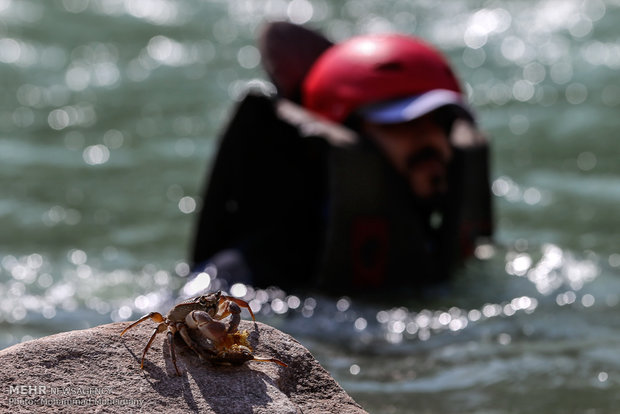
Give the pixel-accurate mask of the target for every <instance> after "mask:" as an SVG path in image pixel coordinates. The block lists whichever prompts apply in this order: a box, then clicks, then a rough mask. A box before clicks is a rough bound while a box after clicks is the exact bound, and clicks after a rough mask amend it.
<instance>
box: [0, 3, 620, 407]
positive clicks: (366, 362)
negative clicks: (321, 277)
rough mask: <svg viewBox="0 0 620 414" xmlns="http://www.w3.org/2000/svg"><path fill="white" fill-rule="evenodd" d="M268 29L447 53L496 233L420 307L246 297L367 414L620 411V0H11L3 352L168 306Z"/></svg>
mask: <svg viewBox="0 0 620 414" xmlns="http://www.w3.org/2000/svg"><path fill="white" fill-rule="evenodd" d="M265 19H288V20H290V21H293V22H296V23H307V24H310V25H312V26H314V27H316V28H319V29H321V30H323V31H324V32H325V33H326V34H327V35H328V36H329V37H330V38H331V39H334V40H341V39H344V38H347V37H349V36H351V35H354V34H357V33H366V32H371V31H386V30H392V31H393V30H397V31H403V32H407V33H412V34H417V35H420V36H423V37H426V38H427V39H428V40H430V41H431V42H432V43H434V44H435V45H437V46H438V47H439V48H440V49H441V50H443V51H444V52H445V53H446V54H447V56H448V57H449V59H450V60H451V62H452V63H453V65H454V67H455V68H456V70H457V72H458V73H459V74H460V75H461V77H462V78H463V79H464V80H465V81H466V82H465V86H466V89H467V91H468V94H469V96H470V99H471V102H472V105H473V106H474V107H475V108H476V110H477V112H478V114H479V119H480V125H481V127H482V128H483V129H484V130H485V131H486V132H487V133H488V134H489V135H490V136H491V137H492V167H493V170H492V181H493V193H494V202H495V205H496V210H497V228H498V232H497V237H496V244H494V245H485V246H481V247H480V248H479V249H478V250H477V257H478V258H477V259H475V260H472V261H470V262H469V263H468V264H467V265H466V266H465V267H464V268H463V269H462V270H461V271H460V272H459V274H458V275H457V277H456V278H455V280H454V283H452V284H450V285H449V286H446V287H445V288H444V289H442V290H439V291H437V292H433V293H432V294H430V295H429V296H428V297H427V298H426V299H424V300H419V299H417V300H413V299H412V300H411V301H408V302H406V303H400V302H396V303H395V302H394V301H389V299H386V301H385V302H383V304H381V303H379V304H378V303H372V304H369V303H364V302H361V301H359V300H352V299H350V298H347V297H343V298H333V299H332V298H324V297H318V296H316V295H305V296H302V295H297V296H296V295H292V294H289V293H287V292H282V291H280V290H277V289H273V290H267V291H265V290H254V289H252V288H248V287H245V286H240V285H238V286H234V287H233V288H231V291H232V293H234V294H236V295H239V296H242V297H245V298H246V299H248V300H249V301H250V302H251V304H252V307H253V308H254V309H255V310H257V311H258V312H257V313H258V314H259V319H261V320H263V321H266V322H268V323H271V324H273V325H275V326H277V327H279V328H281V329H283V330H285V331H287V332H289V333H291V334H293V335H294V336H295V337H296V338H297V339H299V340H300V341H301V342H302V343H303V344H305V345H306V346H307V347H308V348H309V349H310V350H311V351H312V352H313V353H314V354H315V355H316V356H317V358H318V359H319V360H320V361H321V363H322V364H323V365H324V366H325V367H326V368H327V369H328V370H329V371H330V372H331V373H332V374H333V375H334V377H335V378H336V379H337V380H338V381H339V383H340V384H341V385H342V386H343V387H344V388H345V389H346V390H347V391H348V392H349V393H350V394H351V395H352V396H353V397H354V398H355V399H356V400H357V401H358V402H359V403H360V404H362V405H363V406H364V407H365V408H366V409H367V410H368V411H369V412H373V413H410V412H416V413H584V414H585V413H587V414H594V413H597V414H598V413H614V412H618V411H620V396H619V395H618V392H617V390H618V386H619V384H620V356H619V354H618V348H619V345H620V333H619V330H618V328H619V327H620V326H619V325H620V320H619V319H618V318H617V316H616V314H614V312H618V309H619V307H620V279H619V272H620V270H619V268H620V243H619V242H620V235H619V233H618V231H617V229H618V228H619V227H620V215H619V214H618V213H617V205H618V202H619V201H620V182H619V181H618V179H617V177H618V176H619V175H620V164H619V163H618V162H617V159H618V156H617V153H618V152H619V150H620V143H617V142H615V141H614V139H617V137H616V135H617V132H616V131H617V129H618V126H620V118H619V117H618V110H619V109H620V82H619V79H620V76H619V73H620V72H619V70H620V26H618V24H617V22H618V21H620V2H619V1H618V0H585V1H582V0H543V1H536V2H535V1H525V0H522V1H508V0H497V1H493V0H489V1H475V0H464V1H459V2H444V3H442V5H441V7H436V2H434V1H431V0H419V1H393V2H382V1H370V0H349V1H336V0H334V1H328V0H290V1H288V0H270V1H267V0H264V1H262V0H261V1H259V0H236V1H224V0H212V1H207V0H176V1H172V0H150V1H148V2H147V1H141V0H90V1H89V0H49V1H35V0H0V85H1V88H2V90H1V92H2V93H1V94H0V184H1V188H2V196H1V197H0V229H1V230H0V325H1V327H2V329H0V347H6V346H9V345H11V344H14V343H18V342H21V341H26V340H29V339H33V338H37V337H40V336H44V335H48V334H52V333H57V332H61V331H65V330H70V329H82V328H87V327H90V326H94V325H97V324H101V323H107V322H110V321H121V320H128V319H135V318H136V317H138V316H140V315H142V314H143V313H146V312H148V311H150V310H160V311H165V310H166V308H165V306H168V305H167V304H166V301H167V300H169V298H170V297H171V292H175V291H177V289H179V288H180V287H181V286H182V285H183V280H184V277H185V276H187V271H188V270H187V265H186V264H185V260H186V257H187V251H188V248H189V243H190V239H191V228H192V225H193V223H194V221H195V219H196V213H197V210H198V208H199V206H200V202H201V199H200V196H201V189H202V186H203V183H204V178H205V174H206V172H207V171H208V168H209V166H210V163H211V161H212V159H213V155H214V150H215V144H214V143H215V142H216V137H217V134H218V131H220V130H221V128H222V126H223V124H224V122H225V119H226V117H227V115H228V114H229V113H230V110H231V107H232V106H233V105H234V103H235V101H236V100H237V99H238V98H239V97H240V96H241V95H242V94H243V91H244V90H245V88H247V85H248V83H253V84H261V81H257V79H265V76H264V74H263V73H262V71H261V68H260V56H259V54H258V52H257V49H256V47H255V43H254V39H255V37H256V33H257V29H258V28H259V27H260V25H261V23H262V22H263V21H264V20H265ZM263 84H264V83H263ZM294 271H295V269H291V272H292V273H294ZM216 281H217V279H214V280H211V283H212V286H211V287H214V286H215V283H216Z"/></svg>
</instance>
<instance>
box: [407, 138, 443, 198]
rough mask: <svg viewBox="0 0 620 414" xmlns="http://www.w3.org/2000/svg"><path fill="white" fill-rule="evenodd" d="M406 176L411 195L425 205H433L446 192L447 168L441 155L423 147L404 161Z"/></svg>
mask: <svg viewBox="0 0 620 414" xmlns="http://www.w3.org/2000/svg"><path fill="white" fill-rule="evenodd" d="M406 175H407V178H408V180H409V185H410V187H411V189H412V191H413V193H414V194H415V195H416V196H417V197H418V198H419V199H420V200H423V201H424V203H425V204H426V203H427V202H428V203H430V204H435V203H437V202H439V200H441V199H442V196H443V195H445V194H446V193H447V191H448V167H447V164H446V162H445V159H444V157H443V156H442V154H441V153H440V152H439V151H438V150H436V149H435V148H433V147H425V148H423V149H421V150H420V151H417V152H416V153H415V154H411V155H410V156H409V157H408V158H407V159H406Z"/></svg>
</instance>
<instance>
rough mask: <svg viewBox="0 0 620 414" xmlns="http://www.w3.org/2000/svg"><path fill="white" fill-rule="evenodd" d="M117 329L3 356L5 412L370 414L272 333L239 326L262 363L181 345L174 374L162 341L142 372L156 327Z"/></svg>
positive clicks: (67, 336)
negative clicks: (214, 360)
mask: <svg viewBox="0 0 620 414" xmlns="http://www.w3.org/2000/svg"><path fill="white" fill-rule="evenodd" d="M127 325H128V323H113V324H108V325H102V326H98V327H95V328H91V329H86V330H81V331H71V332H65V333H61V334H57V335H52V336H48V337H45V338H41V339H36V340H33V341H29V342H24V343H21V344H17V345H14V346H12V347H9V348H7V349H4V350H2V351H0V384H1V385H0V387H2V395H1V396H0V412H119V411H120V412H144V413H157V412H165V413H186V412H200V413H216V414H224V413H244V414H245V413H265V414H267V413H269V414H274V413H275V414H279V413H304V414H310V413H339V414H341V413H342V414H349V413H365V411H364V410H363V409H362V408H361V407H360V406H359V405H358V404H357V403H355V401H353V399H352V398H351V397H350V396H349V395H348V394H347V393H346V392H345V391H344V390H343V389H342V388H341V387H340V386H339V385H338V384H337V383H336V381H335V380H334V379H333V378H332V377H331V376H330V375H329V373H328V372H327V371H325V369H323V368H322V367H321V366H320V365H319V363H318V362H317V361H316V360H315V359H314V357H313V356H312V355H311V354H310V352H309V351H308V350H307V349H306V348H304V347H303V346H302V345H301V344H300V343H299V342H297V341H296V340H294V339H293V338H292V337H290V336H289V335H286V334H284V333H282V332H280V331H278V330H277V329H275V328H272V327H270V326H268V325H264V324H261V323H260V322H257V323H256V324H254V323H252V322H248V321H242V323H241V326H240V328H239V329H247V330H248V331H250V337H249V340H250V344H251V345H252V347H253V348H254V351H255V355H256V356H257V357H262V356H264V357H268V358H278V359H280V360H281V361H284V362H286V363H287V364H288V367H286V368H285V367H281V366H279V365H277V364H275V363H267V362H257V361H250V362H246V363H245V364H243V365H241V366H216V365H212V364H211V363H209V362H203V361H201V360H200V359H199V358H198V357H197V356H196V355H195V354H194V353H193V352H192V351H191V350H190V349H189V348H188V347H187V346H185V345H184V344H183V343H182V341H181V340H180V339H179V338H176V339H175V347H176V353H177V364H178V366H179V369H180V370H181V374H182V375H181V376H180V377H178V376H176V375H175V372H174V367H173V365H172V362H171V361H170V358H169V352H168V346H167V345H168V344H167V340H166V339H165V338H166V335H165V334H160V335H158V337H157V338H156V339H155V341H154V342H153V345H152V347H151V349H150V350H149V352H148V353H147V356H146V359H145V362H144V370H141V369H140V359H141V357H142V350H143V349H144V346H145V345H146V343H147V341H148V339H149V338H150V336H151V334H152V332H153V328H154V324H152V323H147V322H145V323H143V324H141V325H138V326H137V327H136V328H134V329H132V330H130V331H128V332H127V333H126V334H125V335H124V336H123V337H119V334H120V332H121V331H122V330H123V328H124V327H125V326H127Z"/></svg>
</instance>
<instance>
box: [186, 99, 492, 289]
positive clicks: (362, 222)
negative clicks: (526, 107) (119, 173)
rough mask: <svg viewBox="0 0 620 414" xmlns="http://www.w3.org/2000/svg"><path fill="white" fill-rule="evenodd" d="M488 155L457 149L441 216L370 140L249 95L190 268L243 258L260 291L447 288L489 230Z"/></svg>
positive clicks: (233, 127) (234, 121)
mask: <svg viewBox="0 0 620 414" xmlns="http://www.w3.org/2000/svg"><path fill="white" fill-rule="evenodd" d="M487 157H488V148H487V146H485V145H483V146H479V147H476V148H474V149H468V150H467V151H463V150H456V151H455V159H454V162H453V163H452V167H451V172H450V177H451V178H450V180H451V182H450V188H454V190H453V191H451V193H450V194H449V195H448V197H446V200H445V202H444V203H443V204H442V206H441V207H440V208H439V209H434V210H429V209H426V208H423V207H420V205H419V203H417V201H416V199H415V198H414V197H413V196H412V194H411V191H410V190H409V187H408V185H407V184H406V182H405V180H404V179H403V178H402V177H400V176H399V175H398V174H397V173H396V172H395V170H394V169H393V168H392V167H391V166H390V165H389V163H388V162H387V161H386V159H385V158H384V157H383V156H382V155H381V154H380V152H379V151H378V150H377V149H376V148H374V147H373V146H372V145H371V144H370V143H369V141H367V140H365V139H363V138H361V137H359V136H358V135H356V134H355V133H354V132H352V131H351V130H349V129H347V128H345V127H343V126H340V125H337V124H331V123H329V122H325V121H321V120H318V119H317V118H316V117H314V116H313V115H311V114H310V113H308V112H307V111H305V110H304V109H303V108H301V107H299V106H298V105H296V104H294V103H292V102H289V101H286V100H284V99H279V98H274V97H269V96H266V95H264V94H261V93H256V92H250V93H248V95H247V96H246V97H245V99H243V100H242V101H241V102H240V104H239V105H238V107H237V109H236V112H235V113H234V115H233V117H232V118H231V121H230V123H229V124H228V127H227V128H226V129H225V132H224V134H223V135H222V138H221V141H220V146H219V150H218V154H217V157H216V160H215V163H214V165H213V168H212V170H211V172H210V176H209V180H208V182H209V183H208V186H207V188H206V189H205V195H204V197H203V208H202V212H201V215H200V219H199V223H198V226H197V231H196V236H195V243H194V252H193V257H192V262H193V263H194V264H197V263H201V262H203V261H205V260H207V259H208V258H209V257H211V256H213V255H214V254H216V253H217V252H219V251H221V250H225V249H230V248H234V249H238V250H240V251H241V253H242V255H243V257H244V258H245V260H246V262H247V264H248V266H249V268H250V269H251V271H252V273H253V276H254V284H255V285H257V286H268V285H278V286H280V287H283V288H287V287H289V288H290V287H300V286H305V287H308V286H309V287H319V288H321V289H323V290H327V291H333V292H344V293H352V292H354V291H356V290H357V291H368V290H371V289H388V290H391V289H402V288H405V287H408V288H416V287H419V286H421V285H426V284H428V283H432V282H436V281H440V280H444V279H445V278H447V276H448V275H449V274H450V270H451V269H452V267H453V266H454V265H455V264H456V263H458V261H459V260H460V259H461V258H462V257H464V256H467V255H468V254H470V253H471V251H472V246H473V243H474V242H475V240H476V238H478V237H480V236H488V235H490V234H491V232H492V228H491V218H492V217H491V202H490V192H489V182H488V168H487Z"/></svg>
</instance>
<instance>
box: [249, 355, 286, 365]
mask: <svg viewBox="0 0 620 414" xmlns="http://www.w3.org/2000/svg"><path fill="white" fill-rule="evenodd" d="M251 361H257V362H275V363H276V364H278V365H281V366H283V367H288V365H286V364H285V363H284V362H282V361H280V360H279V359H275V358H256V357H254V358H252V359H251Z"/></svg>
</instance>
